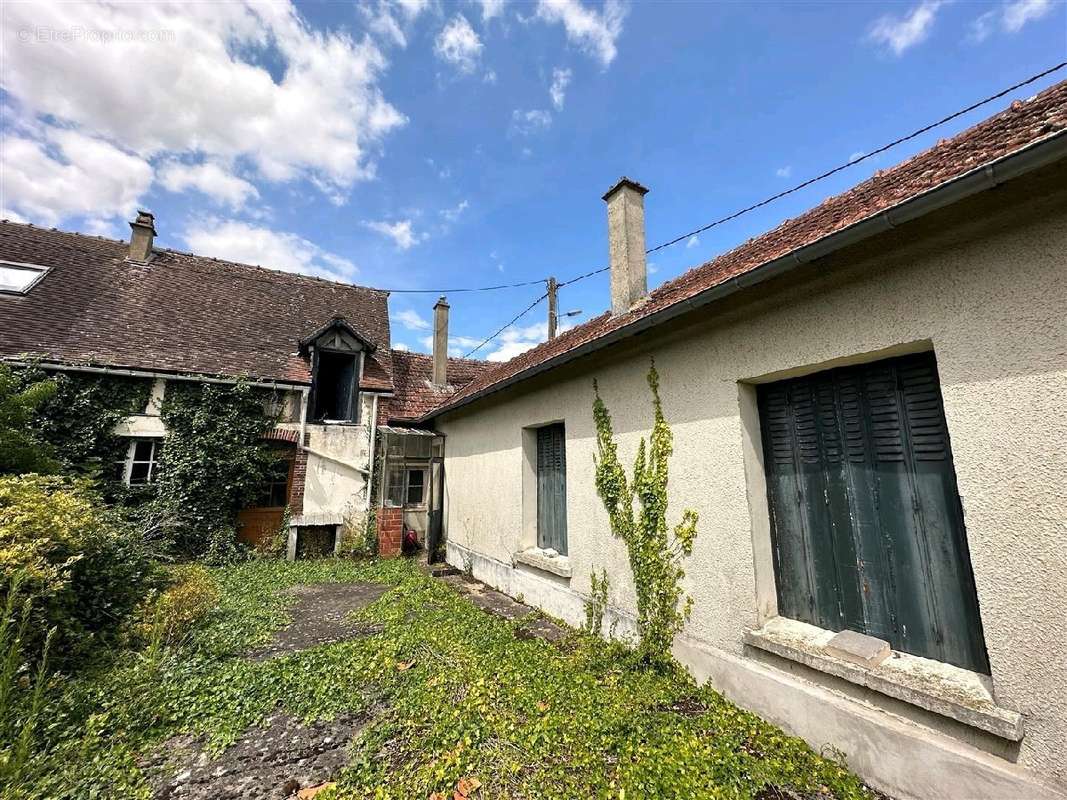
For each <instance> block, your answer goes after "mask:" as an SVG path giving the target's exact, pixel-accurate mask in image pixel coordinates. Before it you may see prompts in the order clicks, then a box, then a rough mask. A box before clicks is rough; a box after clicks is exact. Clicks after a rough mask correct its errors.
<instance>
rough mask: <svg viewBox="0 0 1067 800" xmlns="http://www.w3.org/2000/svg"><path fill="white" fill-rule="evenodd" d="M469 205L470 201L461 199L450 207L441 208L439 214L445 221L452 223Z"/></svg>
mask: <svg viewBox="0 0 1067 800" xmlns="http://www.w3.org/2000/svg"><path fill="white" fill-rule="evenodd" d="M469 207H470V203H468V202H467V201H466V200H461V201H460V202H459V203H457V204H456V205H454V206H453V207H452V208H442V209H441V216H442V217H443V218H444V220H445V222H449V223H452V222H455V221H456V220H458V219H459V218H460V216H461V215H462V214H463V212H464V211H466V210H467V209H468V208H469Z"/></svg>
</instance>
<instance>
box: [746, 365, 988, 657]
mask: <svg viewBox="0 0 1067 800" xmlns="http://www.w3.org/2000/svg"><path fill="white" fill-rule="evenodd" d="M758 400H759V410H760V425H761V429H762V436H763V448H764V461H765V469H766V473H767V493H768V500H769V503H770V512H771V535H772V538H773V543H774V552H775V576H776V580H777V588H778V605H779V613H781V614H782V615H784V616H787V617H791V618H793V619H799V620H802V621H804V622H809V623H811V624H813V625H818V626H820V627H823V628H828V629H830V630H844V629H846V628H847V629H851V630H856V631H859V632H861V633H867V634H870V635H871V636H877V637H878V638H880V639H887V640H888V641H889V642H890V644H891V645H892V646H893V648H895V649H897V650H901V651H903V652H907V653H913V654H915V655H920V656H925V657H928V658H934V659H937V660H939V661H945V662H948V663H951V664H956V665H957V666H960V667H964V668H966V669H970V670H974V671H977V672H983V673H988V672H989V662H988V659H987V656H986V651H985V639H984V637H983V634H982V623H981V618H980V616H979V612H978V598H977V594H976V592H975V587H974V577H973V574H972V572H971V560H970V555H969V553H968V550H967V536H966V530H965V528H964V523H963V508H962V506H961V504H960V499H959V494H958V492H957V489H956V472H955V468H954V467H953V464H952V449H951V447H950V443H949V436H948V427H947V425H946V423H945V412H944V407H943V403H942V399H941V388H940V383H939V381H938V376H937V364H936V362H935V360H934V356H933V354H932V353H922V354H918V355H910V356H905V357H903V358H894V359H887V360H884V361H877V362H874V363H871V364H863V365H860V366H855V367H843V368H840V369H833V370H827V371H825V372H819V373H816V374H814V375H807V376H805V377H802V378H796V379H792V380H787V381H780V382H777V383H773V384H767V385H764V386H760V387H759V388H758Z"/></svg>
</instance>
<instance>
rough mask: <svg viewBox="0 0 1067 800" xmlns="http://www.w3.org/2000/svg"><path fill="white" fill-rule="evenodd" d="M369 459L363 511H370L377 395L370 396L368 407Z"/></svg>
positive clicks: (376, 433) (376, 426)
mask: <svg viewBox="0 0 1067 800" xmlns="http://www.w3.org/2000/svg"><path fill="white" fill-rule="evenodd" d="M370 408H371V411H370V426H369V427H368V430H369V431H370V448H369V453H370V459H369V460H368V461H367V490H366V493H365V494H366V499H365V500H364V502H363V510H364V511H370V496H371V488H372V486H373V483H374V445H375V443H376V441H377V439H378V395H376V394H374V395H371V405H370Z"/></svg>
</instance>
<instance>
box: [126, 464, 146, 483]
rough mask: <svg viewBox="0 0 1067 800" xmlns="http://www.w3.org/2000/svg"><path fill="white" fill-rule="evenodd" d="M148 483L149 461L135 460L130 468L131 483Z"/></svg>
mask: <svg viewBox="0 0 1067 800" xmlns="http://www.w3.org/2000/svg"><path fill="white" fill-rule="evenodd" d="M135 483H148V462H147V461H135V462H134V464H133V468H132V469H131V470H130V484H131V485H132V484H135Z"/></svg>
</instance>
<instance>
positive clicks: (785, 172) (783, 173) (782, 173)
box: [774, 164, 793, 178]
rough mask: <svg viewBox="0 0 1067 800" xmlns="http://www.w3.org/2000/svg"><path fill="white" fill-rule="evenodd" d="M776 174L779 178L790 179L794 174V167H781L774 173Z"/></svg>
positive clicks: (790, 165)
mask: <svg viewBox="0 0 1067 800" xmlns="http://www.w3.org/2000/svg"><path fill="white" fill-rule="evenodd" d="M774 174H775V175H777V176H778V177H779V178H788V177H790V176H791V175H792V174H793V165H792V164H786V165H785V166H784V167H779V168H778V169H776V170H775V171H774Z"/></svg>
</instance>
